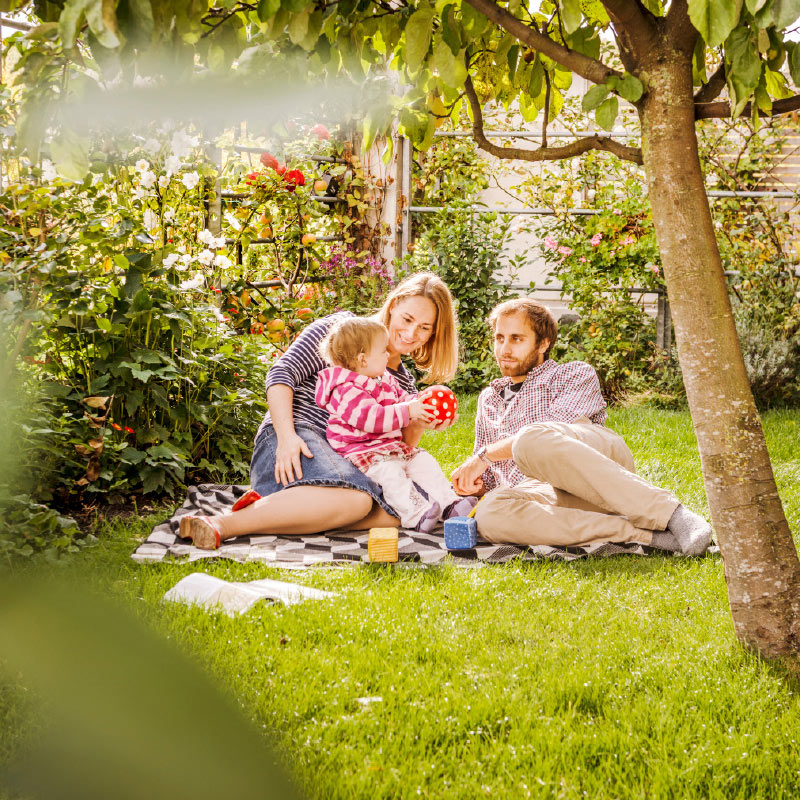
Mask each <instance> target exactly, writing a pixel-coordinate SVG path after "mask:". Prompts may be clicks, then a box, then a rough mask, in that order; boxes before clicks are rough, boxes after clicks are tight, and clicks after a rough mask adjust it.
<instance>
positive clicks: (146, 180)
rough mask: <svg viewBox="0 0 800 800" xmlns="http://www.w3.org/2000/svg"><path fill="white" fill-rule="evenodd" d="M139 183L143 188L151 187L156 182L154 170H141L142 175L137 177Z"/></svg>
mask: <svg viewBox="0 0 800 800" xmlns="http://www.w3.org/2000/svg"><path fill="white" fill-rule="evenodd" d="M139 183H141V184H142V186H144V188H145V189H152V188H153V186H155V183H156V174H155V172H151V171H150V170H146V171H145V172H143V173H142V176H141V177H140V178H139Z"/></svg>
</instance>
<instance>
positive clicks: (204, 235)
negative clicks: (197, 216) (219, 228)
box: [197, 228, 214, 247]
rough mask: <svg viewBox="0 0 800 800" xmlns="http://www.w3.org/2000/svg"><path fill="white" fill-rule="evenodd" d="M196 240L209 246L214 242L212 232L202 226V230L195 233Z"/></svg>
mask: <svg viewBox="0 0 800 800" xmlns="http://www.w3.org/2000/svg"><path fill="white" fill-rule="evenodd" d="M197 240H198V241H199V242H202V243H203V244H206V245H208V246H209V247H211V245H212V244H213V243H214V234H213V233H211V231H210V230H209V229H208V228H203V230H201V231H200V233H198V234H197Z"/></svg>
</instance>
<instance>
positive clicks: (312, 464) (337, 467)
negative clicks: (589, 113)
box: [250, 423, 397, 517]
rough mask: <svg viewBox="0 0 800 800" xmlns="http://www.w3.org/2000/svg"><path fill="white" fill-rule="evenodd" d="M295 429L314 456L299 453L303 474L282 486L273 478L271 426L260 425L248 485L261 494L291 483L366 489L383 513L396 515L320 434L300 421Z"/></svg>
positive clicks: (274, 443)
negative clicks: (297, 479) (309, 456)
mask: <svg viewBox="0 0 800 800" xmlns="http://www.w3.org/2000/svg"><path fill="white" fill-rule="evenodd" d="M295 431H296V432H297V435H298V436H299V437H300V438H301V439H302V440H303V441H304V442H305V443H306V444H307V445H308V449H309V450H310V451H311V452H312V453H313V454H314V458H307V457H306V456H304V455H303V454H302V453H301V454H300V466H301V467H302V469H303V477H302V478H301V479H300V480H299V481H294V482H292V483H289V484H287V485H286V486H284V485H283V484H281V483H278V482H277V481H276V480H275V451H276V450H277V447H278V437H277V436H276V434H275V428H273V427H272V425H264V426H262V428H261V430H260V431H259V432H258V435H257V436H256V441H255V447H254V448H253V458H252V460H251V461H250V485H251V487H252V488H253V489H255V490H256V491H257V492H258V493H259V494H260V495H261V496H262V497H266V496H267V495H270V494H275V492H279V491H281V489H288V488H290V487H291V486H338V487H340V488H342V489H357V490H358V491H360V492H366V493H367V494H368V495H369V496H370V497H371V498H372V499H373V500H374V501H375V502H376V503H377V504H378V505H379V506H380V507H381V508H382V509H383V510H384V511H385V512H386V513H387V514H391V515H392V516H393V517H396V516H397V512H396V511H395V510H394V509H393V508H392V507H391V506H390V505H389V504H388V503H387V502H386V500H384V498H383V490H382V489H381V487H380V486H378V484H377V483H375V481H373V480H370V479H369V478H368V477H367V476H366V475H365V474H364V473H363V472H362V471H361V470H360V469H357V468H356V467H354V466H353V465H352V464H351V463H350V462H349V461H348V460H347V459H346V458H343V457H342V456H340V455H339V454H338V453H336V452H335V451H334V450H333V448H332V447H331V446H330V445H329V444H328V440H327V439H326V438H325V434H324V433H321V432H320V431H319V430H317V429H316V428H312V427H311V426H310V425H303V424H302V423H299V424H296V425H295Z"/></svg>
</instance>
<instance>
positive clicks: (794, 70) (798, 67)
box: [786, 42, 800, 86]
mask: <svg viewBox="0 0 800 800" xmlns="http://www.w3.org/2000/svg"><path fill="white" fill-rule="evenodd" d="M786 48H787V50H788V54H789V59H788V60H789V74H790V75H791V76H792V80H793V81H794V85H795V86H800V44H798V43H797V42H787V43H786Z"/></svg>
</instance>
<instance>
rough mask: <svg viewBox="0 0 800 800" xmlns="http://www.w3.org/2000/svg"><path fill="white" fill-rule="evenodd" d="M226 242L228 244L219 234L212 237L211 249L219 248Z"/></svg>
mask: <svg viewBox="0 0 800 800" xmlns="http://www.w3.org/2000/svg"><path fill="white" fill-rule="evenodd" d="M227 244H228V242H227V241H226V239H225V237H224V236H220V237H218V238H217V239H214V241H213V242H211V245H210V247H211V248H212V249H214V250H220V249H221V248H223V247H225V246H226V245H227Z"/></svg>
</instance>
